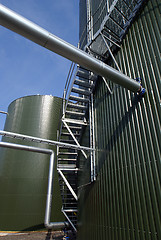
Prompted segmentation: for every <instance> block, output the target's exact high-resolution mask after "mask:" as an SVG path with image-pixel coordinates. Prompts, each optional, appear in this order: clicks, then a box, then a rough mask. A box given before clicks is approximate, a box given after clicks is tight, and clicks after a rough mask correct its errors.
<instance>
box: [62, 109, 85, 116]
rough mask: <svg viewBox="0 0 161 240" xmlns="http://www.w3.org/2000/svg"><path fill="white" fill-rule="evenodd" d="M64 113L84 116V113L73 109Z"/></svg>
mask: <svg viewBox="0 0 161 240" xmlns="http://www.w3.org/2000/svg"><path fill="white" fill-rule="evenodd" d="M65 114H68V115H72V116H78V117H84V116H85V113H82V112H74V111H68V110H67V111H66V112H65Z"/></svg>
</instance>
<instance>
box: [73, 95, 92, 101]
mask: <svg viewBox="0 0 161 240" xmlns="http://www.w3.org/2000/svg"><path fill="white" fill-rule="evenodd" d="M69 99H70V100H73V101H77V102H89V98H82V97H78V96H73V95H70V96H69Z"/></svg>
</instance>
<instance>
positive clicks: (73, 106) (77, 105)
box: [67, 102, 87, 110]
mask: <svg viewBox="0 0 161 240" xmlns="http://www.w3.org/2000/svg"><path fill="white" fill-rule="evenodd" d="M67 107H69V108H76V109H80V110H86V109H87V106H84V105H80V104H75V103H69V102H68V105H67Z"/></svg>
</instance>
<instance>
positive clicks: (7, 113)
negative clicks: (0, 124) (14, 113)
mask: <svg viewBox="0 0 161 240" xmlns="http://www.w3.org/2000/svg"><path fill="white" fill-rule="evenodd" d="M0 113H2V114H8V112H4V111H0Z"/></svg>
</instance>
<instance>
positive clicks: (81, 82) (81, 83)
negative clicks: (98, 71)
mask: <svg viewBox="0 0 161 240" xmlns="http://www.w3.org/2000/svg"><path fill="white" fill-rule="evenodd" d="M74 84H76V85H79V86H82V87H86V88H92V87H93V86H94V85H93V84H90V83H89V82H88V81H83V80H80V79H75V81H74Z"/></svg>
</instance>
